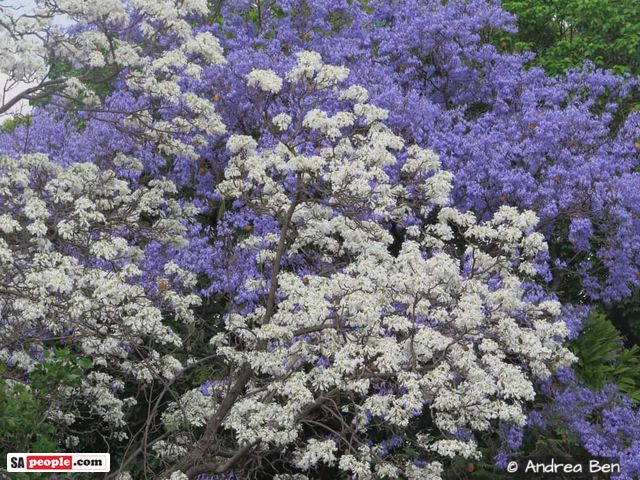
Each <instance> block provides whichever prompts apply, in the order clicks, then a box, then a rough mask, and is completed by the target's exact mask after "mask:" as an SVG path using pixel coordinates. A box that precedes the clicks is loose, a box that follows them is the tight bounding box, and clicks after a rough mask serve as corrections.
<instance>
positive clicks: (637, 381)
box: [570, 313, 640, 402]
mask: <svg viewBox="0 0 640 480" xmlns="http://www.w3.org/2000/svg"><path fill="white" fill-rule="evenodd" d="M570 348H571V350H572V351H573V353H574V354H576V356H577V357H578V362H577V364H576V365H575V367H574V370H575V372H576V375H577V376H578V378H580V379H581V380H582V381H583V382H584V383H585V384H586V385H587V386H588V387H590V388H592V389H594V390H597V389H600V388H602V387H603V386H604V385H605V384H607V383H615V384H616V385H617V386H618V389H619V390H620V391H621V392H622V393H625V394H627V395H629V396H630V397H631V398H632V399H633V400H634V401H636V402H640V357H639V356H638V355H639V353H640V348H639V347H638V346H637V345H633V346H632V347H631V348H625V347H624V344H623V338H622V336H621V335H620V332H618V330H617V329H616V327H615V326H614V325H613V324H612V323H611V322H610V321H609V320H608V319H607V317H606V316H605V315H603V314H602V313H595V314H593V315H591V317H590V318H589V320H588V323H587V324H586V325H585V327H584V330H583V331H582V333H581V334H580V336H579V337H578V338H577V339H576V340H574V341H573V342H571V344H570Z"/></svg>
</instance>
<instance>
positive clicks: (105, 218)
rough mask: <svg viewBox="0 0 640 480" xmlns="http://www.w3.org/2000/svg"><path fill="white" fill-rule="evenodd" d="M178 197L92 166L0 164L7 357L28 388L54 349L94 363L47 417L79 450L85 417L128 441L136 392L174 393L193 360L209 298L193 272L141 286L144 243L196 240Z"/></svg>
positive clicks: (0, 293) (0, 266) (170, 271)
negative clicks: (195, 328)
mask: <svg viewBox="0 0 640 480" xmlns="http://www.w3.org/2000/svg"><path fill="white" fill-rule="evenodd" d="M119 162H121V163H124V162H126V163H128V164H129V166H130V167H131V168H135V164H136V161H135V160H133V159H130V158H124V157H123V158H120V159H119ZM174 197H175V187H174V186H173V184H171V183H170V182H168V181H163V180H153V181H151V182H149V184H148V186H145V187H139V188H136V189H132V188H131V187H130V186H129V184H128V183H127V181H125V180H122V179H119V178H117V177H116V175H115V174H114V172H112V171H100V170H99V169H98V167H97V166H95V165H93V164H89V163H85V164H73V165H71V166H69V167H66V168H62V167H60V166H58V165H55V164H53V163H51V162H50V161H49V160H48V158H47V157H46V156H45V155H42V154H31V155H25V156H22V157H20V158H17V159H9V158H0V361H2V362H3V363H4V364H6V365H9V366H10V367H11V369H12V377H13V379H14V381H20V382H24V383H26V384H27V385H29V372H30V371H31V370H32V369H33V368H34V367H36V365H38V364H39V363H40V362H41V361H42V360H43V357H44V355H46V353H47V351H51V350H53V349H54V347H55V346H58V345H64V346H66V347H69V348H72V349H73V351H74V353H75V354H76V355H78V356H82V357H85V358H88V359H90V360H91V364H92V368H91V369H90V371H88V373H87V375H86V376H85V377H84V378H82V379H81V382H80V383H79V385H77V386H67V385H62V386H61V388H59V389H57V390H56V391H55V392H54V391H51V392H49V393H48V394H49V395H50V396H51V403H50V405H48V408H47V410H46V412H45V418H43V419H42V420H43V421H46V422H49V423H51V424H53V425H57V436H58V437H60V440H61V441H64V442H66V444H67V446H68V447H69V448H72V447H75V446H76V445H77V444H78V442H79V441H80V438H79V435H80V436H81V433H82V432H83V430H84V429H85V428H86V424H85V425H84V426H82V425H79V423H81V422H83V421H84V422H87V421H88V422H89V425H90V428H91V430H93V431H98V432H102V434H103V435H105V436H108V437H110V438H112V439H113V440H114V441H116V442H120V441H123V440H126V439H127V438H128V436H129V425H128V424H127V415H129V414H130V411H131V408H132V407H133V406H135V404H136V403H137V400H136V398H135V397H136V391H135V390H133V391H131V389H130V387H131V385H138V386H139V388H143V387H144V386H145V385H146V386H150V385H153V384H154V382H156V383H157V382H160V383H161V384H164V385H166V384H168V383H169V382H171V381H173V379H174V378H175V377H176V376H177V375H179V374H181V372H182V371H183V369H184V368H187V367H188V364H192V363H193V362H191V361H189V360H188V359H187V358H185V357H184V356H183V355H181V353H182V346H183V341H184V332H185V330H186V329H188V327H189V326H190V325H192V324H193V323H194V321H195V319H194V315H193V311H192V307H193V306H194V305H197V304H199V302H200V298H199V297H197V296H196V295H192V294H189V293H188V292H189V290H191V289H193V285H194V278H193V275H192V274H190V273H189V272H186V271H184V270H182V269H181V268H179V267H178V266H177V265H176V264H175V263H172V262H170V261H169V262H167V263H165V264H164V265H163V267H164V271H163V272H161V273H160V276H158V277H157V278H155V277H147V280H149V279H150V278H151V280H152V281H153V282H154V284H153V285H152V286H149V285H145V284H143V283H142V282H141V281H140V280H141V275H142V271H143V269H144V268H145V264H144V260H145V259H144V255H143V249H144V246H145V245H148V244H149V243H151V242H155V244H157V245H159V246H166V247H167V248H172V249H175V248H180V247H181V246H183V245H184V244H185V242H186V239H185V233H186V225H187V222H188V221H190V218H191V217H192V216H193V214H194V210H195V209H194V208H193V207H190V206H189V205H181V204H180V203H179V202H178V201H177V200H176V199H175V198H174ZM185 292H187V293H185ZM169 320H170V321H171V324H170V323H169ZM172 325H173V326H172ZM180 326H182V329H183V330H182V331H180V328H181V327H180ZM176 353H177V354H178V356H176ZM125 385H128V386H129V391H128V392H125ZM42 393H43V394H47V392H42Z"/></svg>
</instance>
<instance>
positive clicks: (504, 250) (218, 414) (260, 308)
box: [152, 52, 573, 480]
mask: <svg viewBox="0 0 640 480" xmlns="http://www.w3.org/2000/svg"><path fill="white" fill-rule="evenodd" d="M348 73H349V72H348V70H346V69H344V68H341V67H334V66H329V65H324V64H323V63H322V61H321V58H320V57H319V55H317V54H315V53H313V52H301V53H299V54H298V62H297V64H296V66H295V67H294V68H293V69H292V70H291V71H290V72H289V73H288V74H287V75H286V76H285V78H282V77H281V76H278V75H277V74H276V73H275V72H274V71H269V70H254V71H253V72H251V73H250V74H249V75H248V77H247V82H248V85H249V87H250V88H253V89H254V90H255V94H256V98H257V99H258V100H257V101H259V102H260V106H261V109H262V111H264V112H268V113H269V115H270V117H271V119H270V124H271V125H270V126H269V128H270V129H271V132H272V134H273V135H274V137H275V138H276V139H277V140H278V141H277V142H275V146H274V145H273V142H270V143H271V146H263V147H261V146H260V145H259V142H258V141H257V140H256V139H254V138H252V137H247V136H232V137H231V138H230V139H229V141H228V144H227V146H228V150H229V151H230V153H231V155H232V157H231V160H230V162H229V164H228V166H227V168H226V173H225V179H224V181H223V182H222V183H221V184H220V185H219V186H218V190H219V192H220V193H221V194H222V195H223V196H224V197H226V198H227V199H229V200H233V201H235V202H236V203H237V204H239V205H244V206H245V207H246V208H247V209H248V210H249V211H251V212H252V213H253V214H255V215H256V216H257V217H259V216H261V215H263V216H267V217H269V218H273V219H275V220H276V221H277V228H276V229H275V230H273V231H270V232H268V233H264V234H261V233H259V232H257V231H253V232H251V233H250V234H249V235H248V236H247V237H246V238H244V239H243V240H241V245H240V250H242V249H244V250H245V251H247V252H254V255H253V258H254V261H255V265H254V266H255V271H256V272H259V273H258V274H257V275H254V276H251V277H250V278H248V279H247V281H246V284H245V289H246V291H248V292H253V293H254V295H255V298H257V300H256V301H255V302H253V303H252V304H245V305H244V307H245V308H243V309H242V310H240V309H238V311H235V310H234V311H231V312H229V313H228V314H227V315H226V317H225V318H224V326H223V329H222V331H220V332H219V333H218V334H216V335H215V336H214V337H213V338H212V339H211V346H212V348H213V349H214V354H215V355H216V356H218V358H219V360H218V361H219V362H220V363H221V365H224V371H225V372H226V373H225V376H224V378H222V379H221V380H219V381H217V382H215V385H213V384H212V386H211V387H210V388H209V389H206V390H203V389H200V390H198V389H194V390H190V391H188V392H186V393H185V394H183V395H182V397H181V398H180V399H179V400H176V402H174V403H173V405H171V406H170V407H169V408H168V409H167V410H166V412H165V414H164V415H163V421H164V422H165V428H166V431H167V433H168V434H167V435H165V436H163V438H162V439H161V440H159V441H157V442H155V443H154V444H153V446H152V449H153V451H155V452H156V453H157V454H158V456H159V457H160V458H161V459H163V461H165V462H166V463H167V465H169V468H168V469H167V470H166V471H165V472H164V475H165V477H169V475H170V474H171V475H172V477H171V478H174V477H175V478H195V477H196V476H197V475H199V474H202V473H205V474H206V473H225V472H229V471H232V470H237V471H238V472H244V473H243V474H246V475H249V472H250V471H251V469H252V468H258V467H257V466H260V465H262V466H263V467H264V465H275V466H276V467H275V468H281V470H280V473H281V474H280V475H279V476H278V477H277V478H281V479H284V478H318V476H317V475H318V472H320V471H326V470H323V469H333V470H332V471H334V472H336V470H339V471H340V472H343V473H345V474H349V475H353V476H354V477H355V478H358V479H359V480H364V479H371V478H408V479H437V478H440V474H441V472H442V466H443V461H446V459H448V458H451V457H454V456H457V455H459V456H462V457H466V458H477V457H478V456H479V455H480V454H479V451H478V449H477V445H476V442H475V440H474V434H476V433H478V432H486V431H491V430H492V429H493V428H495V427H496V425H497V424H498V422H502V423H507V424H513V425H518V426H522V425H524V424H525V421H526V415H525V408H524V407H525V404H526V403H527V402H530V401H531V400H533V399H534V395H535V392H534V383H535V382H536V381H538V380H541V379H544V378H547V377H548V376H549V375H550V374H551V373H552V372H553V371H554V370H555V369H557V368H560V367H563V366H566V365H568V364H570V363H571V361H572V360H573V356H572V355H571V353H570V352H569V351H568V350H567V349H565V348H564V347H563V346H562V342H563V339H564V338H565V336H566V334H567V329H566V326H565V325H564V324H563V323H562V322H561V321H560V320H559V319H558V316H559V314H560V305H559V303H557V302H555V301H535V300H530V299H529V298H528V296H527V295H526V289H527V282H533V281H534V279H535V275H536V269H535V261H536V258H537V256H538V255H540V254H542V253H544V252H545V250H546V245H545V242H544V240H543V237H542V236H541V235H540V234H539V233H536V232H535V231H534V229H535V227H536V223H537V218H536V216H535V214H534V213H532V212H530V211H523V212H522V211H518V210H517V209H515V208H511V207H503V208H501V209H500V210H499V211H498V212H497V213H496V214H495V215H494V216H493V218H492V219H490V220H489V221H486V222H479V221H478V220H477V219H476V218H475V216H474V215H473V214H472V213H465V212H461V211H458V210H456V209H455V208H451V207H450V206H449V205H448V196H449V192H450V190H451V175H450V174H449V173H448V172H446V171H443V170H442V169H441V165H440V162H439V160H438V158H437V156H436V155H435V154H434V153H433V152H431V151H428V150H424V149H422V148H419V147H417V146H406V145H405V142H404V141H403V139H402V138H400V137H398V136H397V135H395V134H394V133H393V132H392V131H390V129H389V128H388V127H387V126H385V123H384V121H385V119H386V117H387V112H386V111H384V110H382V109H380V108H377V107H376V106H374V105H372V104H370V103H367V100H368V95H367V92H366V91H365V90H364V89H363V88H361V87H358V86H352V87H350V88H347V89H340V88H339V86H340V84H341V82H342V81H343V80H344V79H345V78H346V77H347V76H348ZM292 98H293V99H294V100H292ZM318 99H323V101H324V102H325V104H326V105H328V107H327V109H326V110H322V109H320V108H319V106H321V105H322V104H323V103H322V102H321V101H319V100H318ZM286 105H298V106H299V107H300V108H299V109H298V110H295V109H293V108H290V109H289V110H285V109H284V106H286ZM392 225H401V226H403V229H404V233H403V234H402V235H401V236H400V238H398V236H397V235H396V236H395V237H394V235H392V233H391V231H392V228H391V226H392ZM398 240H399V241H398ZM238 257H240V255H238ZM243 258H246V257H243ZM230 265H233V263H232V261H231V263H230ZM249 305H251V308H248V306H249ZM194 439H197V442H196V443H194ZM398 439H399V443H400V444H401V448H399V447H398ZM394 442H395V443H394ZM390 445H396V448H395V449H394V448H391V447H390ZM407 450H411V451H413V452H414V454H413V459H412V460H408V459H407V455H406V454H404V453H405V452H406V451H407ZM416 452H417V453H416ZM416 459H419V460H420V461H417V460H416ZM278 466H279V467H278ZM283 470H284V471H287V470H288V471H289V472H290V473H286V474H284V473H282V471H283ZM276 471H277V470H276ZM314 475H315V476H314Z"/></svg>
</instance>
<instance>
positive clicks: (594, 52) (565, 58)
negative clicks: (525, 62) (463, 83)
mask: <svg viewBox="0 0 640 480" xmlns="http://www.w3.org/2000/svg"><path fill="white" fill-rule="evenodd" d="M502 5H503V7H504V8H505V9H506V10H507V11H509V12H511V13H513V14H515V15H516V16H517V17H518V30H519V31H518V33H517V34H516V35H504V36H502V37H501V38H499V39H498V42H499V44H500V45H501V47H502V48H505V49H509V50H512V51H523V50H532V51H534V52H536V54H537V58H536V60H535V62H534V63H535V64H536V65H539V66H542V67H543V68H544V69H545V70H546V71H547V72H549V73H551V74H558V73H562V72H563V71H565V70H566V69H567V68H570V67H577V66H580V65H582V63H583V62H584V60H586V59H589V60H592V61H594V62H595V63H596V65H598V66H600V67H606V68H611V69H613V70H614V71H617V72H631V73H637V72H640V8H639V4H638V1H637V0H504V1H503V2H502Z"/></svg>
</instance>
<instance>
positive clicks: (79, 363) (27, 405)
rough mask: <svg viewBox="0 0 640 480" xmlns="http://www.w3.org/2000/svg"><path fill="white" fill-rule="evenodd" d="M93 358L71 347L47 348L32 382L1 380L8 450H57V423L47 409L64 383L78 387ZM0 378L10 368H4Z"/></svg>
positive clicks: (0, 419) (0, 418) (2, 431)
mask: <svg viewBox="0 0 640 480" xmlns="http://www.w3.org/2000/svg"><path fill="white" fill-rule="evenodd" d="M90 368H92V363H91V360H89V359H88V358H85V357H79V356H77V355H75V354H74V353H72V352H71V351H70V350H69V349H68V348H58V349H56V350H55V351H53V352H47V354H46V355H45V360H44V361H43V362H42V363H40V364H39V365H37V366H36V367H35V368H34V369H33V371H32V372H31V375H30V378H31V382H30V383H29V384H28V385H25V384H22V383H19V382H17V381H14V380H5V381H4V382H3V383H1V384H0V446H1V447H2V448H1V450H2V451H4V452H5V453H6V452H9V451H13V452H57V451H58V436H57V435H56V429H55V427H54V426H53V425H52V424H50V423H48V422H47V421H46V420H45V413H46V411H47V409H48V408H49V406H50V405H51V403H52V402H54V401H55V399H56V392H57V391H58V389H59V388H60V387H77V386H79V385H80V383H81V379H82V377H83V376H84V375H85V373H86V371H87V370H89V369H90ZM0 378H3V379H7V378H8V371H7V370H6V368H4V367H2V368H0Z"/></svg>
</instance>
